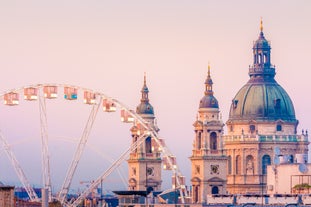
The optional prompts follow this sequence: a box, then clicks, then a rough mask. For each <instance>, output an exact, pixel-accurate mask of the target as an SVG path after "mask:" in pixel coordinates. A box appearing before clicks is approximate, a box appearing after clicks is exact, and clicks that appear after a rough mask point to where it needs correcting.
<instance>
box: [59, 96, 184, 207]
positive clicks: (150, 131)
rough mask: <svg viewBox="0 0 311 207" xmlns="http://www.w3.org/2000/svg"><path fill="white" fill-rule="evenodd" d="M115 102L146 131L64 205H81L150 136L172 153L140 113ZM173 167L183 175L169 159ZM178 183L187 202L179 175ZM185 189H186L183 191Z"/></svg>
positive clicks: (168, 153) (74, 206)
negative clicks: (83, 189)
mask: <svg viewBox="0 0 311 207" xmlns="http://www.w3.org/2000/svg"><path fill="white" fill-rule="evenodd" d="M113 101H114V103H116V105H118V106H119V107H122V108H124V109H126V110H127V112H128V113H130V114H131V115H132V116H133V117H135V118H136V119H137V120H138V121H139V122H140V123H141V124H142V126H143V127H144V129H145V130H144V133H143V134H142V135H141V136H140V137H139V138H138V139H137V140H136V142H135V143H133V144H132V145H131V146H130V148H128V150H127V151H125V152H124V153H123V154H122V155H121V156H120V157H119V159H117V160H116V161H115V162H114V163H113V164H112V165H111V166H110V167H109V168H108V169H107V170H106V171H105V172H104V173H103V174H102V175H101V176H100V177H98V178H97V179H96V180H95V181H93V182H92V184H91V185H90V186H89V187H88V188H87V189H86V190H85V191H83V192H82V193H81V194H80V196H79V197H78V198H77V199H76V200H74V201H73V202H72V203H67V202H64V203H62V204H63V205H65V206H66V207H76V206H77V205H79V203H80V202H81V201H82V200H83V199H85V198H86V197H87V196H88V195H89V194H90V193H91V192H92V191H93V190H94V189H95V188H96V187H97V186H98V185H100V183H101V182H102V181H103V180H105V178H106V177H107V176H109V175H110V173H111V172H113V171H114V170H115V169H116V168H117V167H119V165H120V164H121V162H123V161H124V160H126V158H127V156H128V154H129V153H130V152H133V151H134V150H135V149H137V147H138V146H139V145H140V144H142V142H143V141H144V140H145V139H146V138H147V137H148V136H152V137H153V138H154V139H155V141H156V142H157V144H158V145H159V146H160V147H161V148H162V151H163V153H164V154H165V156H167V157H169V156H170V155H172V154H171V153H170V152H169V150H168V148H167V147H166V146H162V144H161V142H160V141H159V140H158V134H157V132H156V131H155V130H154V129H152V128H151V127H150V126H149V123H147V122H146V121H145V120H144V119H143V118H142V117H141V116H139V115H138V114H136V113H135V112H133V111H131V110H128V109H127V108H126V107H124V105H123V104H121V103H120V102H119V101H117V100H115V99H114V100H113ZM168 164H169V165H170V166H171V167H172V169H173V172H174V174H175V175H181V172H180V171H179V169H178V167H177V165H176V166H175V167H173V163H172V162H171V161H170V160H169V163H168ZM175 179H176V184H177V185H178V186H179V191H180V196H181V202H182V203H185V199H184V193H185V195H186V196H187V191H186V190H185V188H184V186H181V185H180V183H181V182H180V180H179V176H177V177H176V178H175ZM183 190H184V191H183Z"/></svg>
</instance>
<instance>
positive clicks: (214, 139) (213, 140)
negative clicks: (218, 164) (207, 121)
mask: <svg viewBox="0 0 311 207" xmlns="http://www.w3.org/2000/svg"><path fill="white" fill-rule="evenodd" d="M210 148H211V150H217V134H216V132H212V133H211V134H210Z"/></svg>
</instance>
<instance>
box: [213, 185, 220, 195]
mask: <svg viewBox="0 0 311 207" xmlns="http://www.w3.org/2000/svg"><path fill="white" fill-rule="evenodd" d="M212 194H213V195H215V194H219V188H218V187H217V186H213V187H212Z"/></svg>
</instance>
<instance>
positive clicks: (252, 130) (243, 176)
mask: <svg viewBox="0 0 311 207" xmlns="http://www.w3.org/2000/svg"><path fill="white" fill-rule="evenodd" d="M248 75H249V80H248V82H247V83H246V84H245V85H244V86H243V87H242V88H241V89H240V90H239V91H238V92H237V94H236V95H235V96H234V98H233V100H232V103H231V107H230V113H229V119H228V120H227V122H226V127H227V134H224V133H223V131H224V130H223V126H224V125H223V123H222V120H221V118H220V117H219V111H220V109H219V106H218V102H217V99H216V98H215V97H214V94H213V90H212V84H213V82H212V79H211V77H210V68H209V69H208V77H207V79H206V81H205V85H206V90H205V96H204V97H203V98H202V99H201V100H200V105H199V109H198V117H197V120H196V121H195V123H194V132H195V138H194V141H193V148H192V155H191V157H190V160H191V169H192V170H191V172H192V174H191V185H192V200H193V202H195V203H204V202H205V196H206V195H207V194H226V193H228V194H261V193H266V192H267V166H268V165H278V164H280V162H285V163H294V162H296V160H295V159H296V157H297V155H298V157H301V155H306V156H307V154H308V145H309V142H308V134H307V132H306V133H304V132H302V134H298V133H297V126H298V123H299V122H298V120H297V119H296V116H295V110H294V105H293V103H292V101H291V99H290V97H289V95H288V94H287V92H286V91H285V90H284V89H283V87H282V86H280V85H279V84H278V83H277V81H276V80H275V75H276V73H275V68H274V66H273V65H272V64H271V46H270V42H269V41H268V40H266V38H265V36H264V33H263V26H262V22H261V25H260V33H259V37H258V39H257V40H256V41H255V42H254V45H253V64H252V66H250V67H249V69H248ZM281 158H282V161H281V160H280V159H281Z"/></svg>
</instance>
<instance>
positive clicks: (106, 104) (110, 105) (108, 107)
mask: <svg viewBox="0 0 311 207" xmlns="http://www.w3.org/2000/svg"><path fill="white" fill-rule="evenodd" d="M103 110H104V111H105V112H115V111H116V110H117V107H116V104H115V103H114V102H112V101H110V100H108V99H104V100H103Z"/></svg>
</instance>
